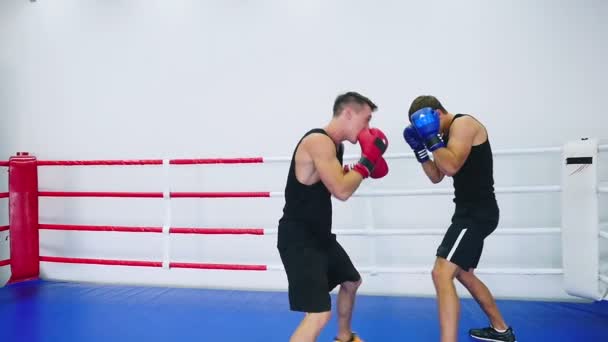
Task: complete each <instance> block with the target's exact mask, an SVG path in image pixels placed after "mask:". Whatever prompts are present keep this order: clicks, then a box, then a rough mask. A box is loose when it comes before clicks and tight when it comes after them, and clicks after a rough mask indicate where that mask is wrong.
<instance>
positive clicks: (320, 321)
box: [279, 246, 331, 342]
mask: <svg viewBox="0 0 608 342" xmlns="http://www.w3.org/2000/svg"><path fill="white" fill-rule="evenodd" d="M279 253H280V256H281V260H282V262H283V265H284V267H285V271H286V273H287V281H288V283H289V290H288V295H289V306H290V309H291V310H292V311H298V312H304V313H306V315H305V316H304V318H303V319H302V321H301V322H300V324H299V325H298V327H297V328H296V329H295V331H294V332H293V334H292V336H291V338H290V341H291V342H314V341H316V340H317V337H318V336H319V334H320V332H321V330H322V329H323V327H324V326H325V325H326V324H327V322H328V321H329V318H330V317H331V298H330V296H329V291H328V288H327V283H328V280H327V253H326V252H325V251H323V250H319V249H317V248H314V247H304V246H294V247H290V248H281V249H279Z"/></svg>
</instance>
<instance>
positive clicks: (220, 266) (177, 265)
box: [169, 262, 267, 271]
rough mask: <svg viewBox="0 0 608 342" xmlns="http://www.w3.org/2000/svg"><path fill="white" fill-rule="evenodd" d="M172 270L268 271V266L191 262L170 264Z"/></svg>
mask: <svg viewBox="0 0 608 342" xmlns="http://www.w3.org/2000/svg"><path fill="white" fill-rule="evenodd" d="M169 267H171V268H196V269H203V270H231V271H266V270H267V267H266V265H237V264H200V263H189V262H172V263H169Z"/></svg>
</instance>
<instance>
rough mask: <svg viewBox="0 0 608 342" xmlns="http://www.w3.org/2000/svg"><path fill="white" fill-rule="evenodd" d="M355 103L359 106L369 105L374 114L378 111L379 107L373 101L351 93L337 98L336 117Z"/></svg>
mask: <svg viewBox="0 0 608 342" xmlns="http://www.w3.org/2000/svg"><path fill="white" fill-rule="evenodd" d="M353 103H354V104H358V105H368V106H369V107H370V108H371V109H372V112H373V111H375V110H376V109H378V106H376V104H374V103H373V102H372V100H370V99H368V98H367V97H365V96H363V95H361V94H359V93H357V92H354V91H349V92H348V93H344V94H342V95H339V96H338V97H336V101H334V116H338V115H339V114H340V113H341V112H342V110H343V109H344V107H346V106H348V105H350V104H353Z"/></svg>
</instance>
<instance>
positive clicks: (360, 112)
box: [346, 104, 372, 144]
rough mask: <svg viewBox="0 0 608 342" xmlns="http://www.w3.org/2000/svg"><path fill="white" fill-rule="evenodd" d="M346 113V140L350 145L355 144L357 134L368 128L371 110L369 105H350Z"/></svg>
mask: <svg viewBox="0 0 608 342" xmlns="http://www.w3.org/2000/svg"><path fill="white" fill-rule="evenodd" d="M346 110H347V111H348V112H347V113H346V114H347V118H348V119H349V123H350V124H349V129H348V132H349V133H348V136H347V139H348V141H349V142H350V143H352V144H354V143H356V142H357V136H358V135H359V133H360V132H361V131H362V130H364V129H368V128H369V122H370V121H371V119H372V109H371V107H370V106H369V105H367V104H364V105H352V106H349V107H348V108H346Z"/></svg>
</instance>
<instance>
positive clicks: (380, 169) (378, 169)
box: [370, 157, 388, 179]
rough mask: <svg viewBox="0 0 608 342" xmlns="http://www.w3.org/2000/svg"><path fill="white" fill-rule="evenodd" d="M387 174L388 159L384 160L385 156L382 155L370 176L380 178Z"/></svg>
mask: <svg viewBox="0 0 608 342" xmlns="http://www.w3.org/2000/svg"><path fill="white" fill-rule="evenodd" d="M387 174H388V164H387V163H386V160H384V158H382V157H380V159H378V162H377V163H376V166H374V170H373V171H372V174H371V175H370V177H372V178H374V179H378V178H382V177H384V176H386V175H387Z"/></svg>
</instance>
